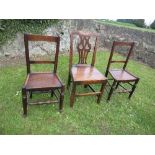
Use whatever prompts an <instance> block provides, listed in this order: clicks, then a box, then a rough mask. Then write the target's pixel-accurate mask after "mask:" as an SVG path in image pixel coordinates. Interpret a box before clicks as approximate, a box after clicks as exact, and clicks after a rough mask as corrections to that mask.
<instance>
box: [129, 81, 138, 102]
mask: <svg viewBox="0 0 155 155" xmlns="http://www.w3.org/2000/svg"><path fill="white" fill-rule="evenodd" d="M138 81H139V79H138V80H136V81H135V84H134V85H133V87H132V90H131V92H130V94H129V99H130V98H131V96H132V94H133V93H134V91H135V89H136V85H137V83H138Z"/></svg>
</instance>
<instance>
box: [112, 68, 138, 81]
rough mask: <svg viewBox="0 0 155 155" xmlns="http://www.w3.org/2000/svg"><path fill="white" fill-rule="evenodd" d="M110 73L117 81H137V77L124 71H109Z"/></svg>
mask: <svg viewBox="0 0 155 155" xmlns="http://www.w3.org/2000/svg"><path fill="white" fill-rule="evenodd" d="M109 73H110V74H111V76H112V77H113V78H114V79H115V80H117V81H135V80H136V79H137V77H135V76H134V75H132V74H131V73H129V72H128V71H126V70H122V69H113V70H109Z"/></svg>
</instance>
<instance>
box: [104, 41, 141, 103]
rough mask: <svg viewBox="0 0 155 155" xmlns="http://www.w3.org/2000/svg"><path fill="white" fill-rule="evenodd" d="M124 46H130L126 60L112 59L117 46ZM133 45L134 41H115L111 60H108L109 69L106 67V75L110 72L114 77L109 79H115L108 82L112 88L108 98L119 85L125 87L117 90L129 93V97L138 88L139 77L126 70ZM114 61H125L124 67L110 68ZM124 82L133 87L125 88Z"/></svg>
mask: <svg viewBox="0 0 155 155" xmlns="http://www.w3.org/2000/svg"><path fill="white" fill-rule="evenodd" d="M123 46H124V47H128V53H127V57H126V60H124V61H123V60H120V61H119V60H112V57H113V53H114V51H115V49H116V47H117V48H118V47H121V48H122V47H123ZM133 47H134V42H120V41H114V42H113V45H112V48H111V53H110V57H109V61H108V65H107V69H106V73H105V76H106V77H108V74H110V75H111V77H112V79H109V80H113V83H112V84H110V83H109V82H108V83H109V86H110V87H111V88H110V91H109V94H108V98H107V100H110V98H111V96H112V93H113V91H114V90H116V89H117V88H118V87H119V86H120V87H121V88H123V89H122V90H120V91H117V92H119V93H129V99H130V98H131V96H132V94H133V93H134V91H135V88H136V85H137V83H138V81H139V78H138V77H136V76H134V75H133V74H131V73H130V72H128V71H127V70H125V68H126V66H127V63H128V60H129V57H130V55H131V53H132V50H133ZM112 63H123V64H124V65H123V68H122V69H110V66H111V64H112ZM123 83H126V84H128V85H130V86H131V87H132V88H131V89H128V88H125V87H124V86H123V85H121V84H123Z"/></svg>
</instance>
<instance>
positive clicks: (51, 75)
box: [22, 34, 65, 115]
mask: <svg viewBox="0 0 155 155" xmlns="http://www.w3.org/2000/svg"><path fill="white" fill-rule="evenodd" d="M30 41H35V42H36V41H44V42H50V43H54V44H55V47H56V48H55V56H54V60H53V61H45V60H43V61H42V60H39V61H34V60H30V56H29V42H30ZM24 43H25V57H26V67H27V78H26V81H25V83H24V85H23V87H22V102H23V111H24V115H27V106H28V104H30V102H29V101H30V99H31V98H32V94H33V93H45V92H46V93H50V94H51V97H53V96H55V97H56V100H54V99H50V100H48V101H47V100H46V101H45V100H44V101H39V102H38V101H37V102H33V104H44V103H59V111H60V112H61V111H62V109H63V100H64V89H65V86H64V84H63V83H62V82H61V80H60V79H59V77H58V75H57V64H58V54H59V46H60V37H55V36H42V35H31V34H24ZM32 64H34V65H35V64H53V65H54V70H53V71H50V72H37V73H36V72H32V71H31V65H32ZM31 103H32V102H31Z"/></svg>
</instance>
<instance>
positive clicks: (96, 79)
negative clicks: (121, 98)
mask: <svg viewBox="0 0 155 155" xmlns="http://www.w3.org/2000/svg"><path fill="white" fill-rule="evenodd" d="M91 37H94V38H95V44H94V46H92V43H90V39H91ZM77 38H78V41H77V42H76V43H75V44H76V45H77V46H76V48H77V51H78V55H79V61H78V64H73V50H74V49H73V44H74V40H76V39H77ZM70 42H71V43H70V61H69V76H68V84H67V88H69V86H70V83H71V82H72V84H73V86H72V91H71V96H70V107H73V104H74V99H75V97H77V96H88V95H95V96H97V103H99V102H100V99H101V96H102V94H103V91H104V86H105V85H106V82H107V78H106V77H105V76H104V75H103V74H102V73H100V72H99V71H98V70H97V69H96V68H95V67H94V64H95V58H96V50H97V42H98V36H97V35H95V34H86V33H83V32H80V31H76V32H72V33H71V34H70ZM75 44H74V45H75ZM91 49H93V56H92V62H91V64H87V56H88V53H89V52H90V51H91ZM90 84H101V89H100V91H95V90H94V88H92V86H91V85H90ZM77 85H84V87H87V86H88V87H89V88H90V89H91V90H92V92H89V93H76V86H77Z"/></svg>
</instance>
